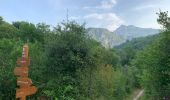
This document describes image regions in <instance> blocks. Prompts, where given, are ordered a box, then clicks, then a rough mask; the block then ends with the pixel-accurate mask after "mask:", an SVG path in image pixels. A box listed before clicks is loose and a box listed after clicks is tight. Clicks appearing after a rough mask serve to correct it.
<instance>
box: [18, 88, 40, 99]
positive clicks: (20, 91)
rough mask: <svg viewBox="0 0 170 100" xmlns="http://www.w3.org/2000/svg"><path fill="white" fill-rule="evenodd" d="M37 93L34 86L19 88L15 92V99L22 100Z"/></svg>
mask: <svg viewBox="0 0 170 100" xmlns="http://www.w3.org/2000/svg"><path fill="white" fill-rule="evenodd" d="M36 92H37V88H36V87H35V86H30V87H25V88H20V89H17V90H16V98H23V97H26V96H29V95H33V94H35V93H36Z"/></svg>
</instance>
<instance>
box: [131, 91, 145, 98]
mask: <svg viewBox="0 0 170 100" xmlns="http://www.w3.org/2000/svg"><path fill="white" fill-rule="evenodd" d="M143 92H144V90H141V91H140V92H139V93H138V94H137V95H136V96H135V97H134V98H133V100H138V99H139V98H140V97H141V96H142V95H143Z"/></svg>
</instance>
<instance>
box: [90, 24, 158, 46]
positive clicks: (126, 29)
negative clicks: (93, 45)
mask: <svg viewBox="0 0 170 100" xmlns="http://www.w3.org/2000/svg"><path fill="white" fill-rule="evenodd" d="M157 33H159V30H158V29H152V28H139V27H135V26H132V25H130V26H125V25H121V26H120V27H119V28H117V29H116V30H115V31H114V32H111V31H109V30H107V29H105V28H88V29H87V34H88V35H89V36H91V37H92V38H94V39H95V40H97V41H98V42H101V44H102V45H103V46H105V47H107V48H108V47H114V46H117V45H120V44H122V43H124V42H126V41H127V40H131V39H133V38H137V37H145V36H148V35H153V34H157Z"/></svg>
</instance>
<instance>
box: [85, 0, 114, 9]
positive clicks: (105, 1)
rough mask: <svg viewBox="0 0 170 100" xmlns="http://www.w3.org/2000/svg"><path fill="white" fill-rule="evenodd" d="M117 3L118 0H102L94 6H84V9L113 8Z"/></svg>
mask: <svg viewBox="0 0 170 100" xmlns="http://www.w3.org/2000/svg"><path fill="white" fill-rule="evenodd" d="M116 3H117V0H102V1H101V2H100V4H99V5H97V6H94V7H89V6H86V7H83V9H111V8H113V7H114V5H115V4H116Z"/></svg>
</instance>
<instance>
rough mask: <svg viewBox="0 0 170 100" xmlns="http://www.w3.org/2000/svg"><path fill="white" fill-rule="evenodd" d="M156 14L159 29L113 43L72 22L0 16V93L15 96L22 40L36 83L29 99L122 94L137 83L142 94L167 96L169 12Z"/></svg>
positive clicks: (104, 99)
mask: <svg viewBox="0 0 170 100" xmlns="http://www.w3.org/2000/svg"><path fill="white" fill-rule="evenodd" d="M158 15H159V19H158V23H160V24H162V25H163V27H164V31H163V32H161V33H160V34H158V35H154V36H148V37H143V38H136V39H133V40H132V41H128V42H126V43H124V44H122V45H120V46H117V47H115V48H113V49H108V48H105V47H103V46H102V45H101V44H100V43H99V42H97V41H95V40H94V39H92V38H89V36H88V35H87V34H86V29H85V27H84V25H79V24H77V23H76V22H68V23H61V24H59V25H57V26H56V27H54V28H53V29H50V26H49V25H46V24H44V23H39V24H37V25H35V24H32V23H28V22H24V21H19V22H18V21H17V22H13V23H12V24H9V23H7V22H5V21H4V20H3V18H2V17H0V99H1V100H15V89H16V87H17V86H16V77H15V76H14V74H13V70H14V68H15V67H16V59H17V57H20V56H21V52H22V51H21V50H22V46H23V44H24V43H28V44H29V48H30V49H29V50H30V51H29V54H30V58H31V66H30V73H29V75H30V77H31V79H32V81H33V84H34V85H35V86H37V87H38V92H37V93H36V94H35V95H33V96H31V97H29V98H28V99H29V100H37V99H38V100H126V99H129V98H133V94H135V92H134V90H136V89H140V88H144V91H145V96H144V97H143V98H142V99H144V100H161V99H163V98H167V99H169V94H170V90H169V89H170V73H169V71H170V52H169V51H170V46H169V44H170V32H169V31H170V30H169V19H170V18H169V17H168V14H167V13H166V12H165V13H164V12H160V13H159V14H158ZM130 94H132V97H131V96H129V95H130Z"/></svg>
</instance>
